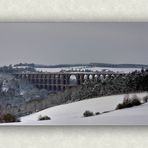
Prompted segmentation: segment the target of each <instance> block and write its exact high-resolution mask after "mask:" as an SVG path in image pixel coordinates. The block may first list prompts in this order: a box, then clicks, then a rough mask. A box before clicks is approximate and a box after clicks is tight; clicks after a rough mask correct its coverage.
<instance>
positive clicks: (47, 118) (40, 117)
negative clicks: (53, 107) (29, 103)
mask: <svg viewBox="0 0 148 148" xmlns="http://www.w3.org/2000/svg"><path fill="white" fill-rule="evenodd" d="M38 120H40V121H42V120H51V118H50V117H48V116H41V115H40V116H39V119H38Z"/></svg>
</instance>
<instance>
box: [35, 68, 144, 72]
mask: <svg viewBox="0 0 148 148" xmlns="http://www.w3.org/2000/svg"><path fill="white" fill-rule="evenodd" d="M72 69H73V70H80V71H83V70H85V69H88V70H91V71H102V70H105V71H113V72H122V73H129V72H132V71H135V70H141V69H140V68H110V67H69V68H36V70H37V71H42V72H60V71H61V70H72Z"/></svg>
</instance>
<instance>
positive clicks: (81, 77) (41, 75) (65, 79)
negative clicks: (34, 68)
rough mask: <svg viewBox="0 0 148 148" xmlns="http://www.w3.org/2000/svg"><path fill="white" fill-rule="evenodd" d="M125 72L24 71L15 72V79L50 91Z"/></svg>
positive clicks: (113, 76)
mask: <svg viewBox="0 0 148 148" xmlns="http://www.w3.org/2000/svg"><path fill="white" fill-rule="evenodd" d="M123 75H125V73H115V72H54V73H53V72H26V73H15V74H14V76H15V77H16V78H17V79H25V80H28V81H29V82H30V83H32V84H33V85H35V86H36V87H37V88H39V89H47V90H48V91H50V92H58V91H64V90H65V89H66V88H71V87H73V86H77V85H81V84H83V83H84V82H85V81H86V80H89V79H91V80H92V81H98V80H99V79H106V78H109V79H110V78H116V77H117V76H123Z"/></svg>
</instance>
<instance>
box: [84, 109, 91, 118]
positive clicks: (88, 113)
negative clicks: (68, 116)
mask: <svg viewBox="0 0 148 148" xmlns="http://www.w3.org/2000/svg"><path fill="white" fill-rule="evenodd" d="M93 115H94V113H93V112H91V111H89V110H86V111H85V112H84V113H83V116H84V117H89V116H93Z"/></svg>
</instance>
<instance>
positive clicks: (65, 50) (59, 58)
mask: <svg viewBox="0 0 148 148" xmlns="http://www.w3.org/2000/svg"><path fill="white" fill-rule="evenodd" d="M19 62H27V63H30V62H33V63H38V64H64V63H67V64H69V63H89V62H103V63H140V64H148V23H0V65H8V64H15V63H19Z"/></svg>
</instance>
